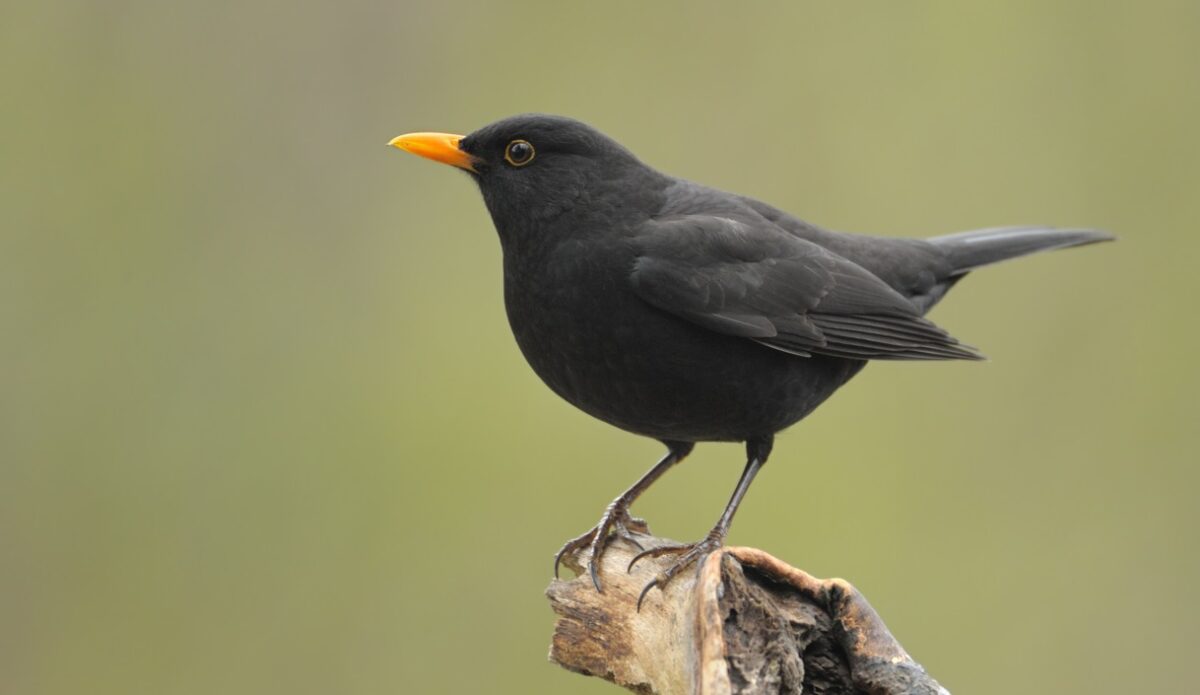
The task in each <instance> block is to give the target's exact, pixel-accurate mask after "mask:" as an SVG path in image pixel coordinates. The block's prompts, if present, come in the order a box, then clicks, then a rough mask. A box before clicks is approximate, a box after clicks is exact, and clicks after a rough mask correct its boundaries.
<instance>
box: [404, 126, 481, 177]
mask: <svg viewBox="0 0 1200 695" xmlns="http://www.w3.org/2000/svg"><path fill="white" fill-rule="evenodd" d="M462 139H463V136H461V135H451V134H450V133H409V134H407V135H401V136H400V137H398V138H392V141H391V142H389V143H388V144H389V145H391V146H392V147H398V148H400V149H402V150H406V151H408V152H412V153H413V154H415V155H420V156H422V157H425V158H426V159H432V160H433V161H435V162H441V163H443V164H452V165H454V166H456V167H458V168H459V169H466V170H467V171H475V166H474V163H475V158H474V157H472V156H471V155H469V154H467V153H466V152H463V151H462V150H461V149H459V147H458V143H459V142H460V141H461V140H462Z"/></svg>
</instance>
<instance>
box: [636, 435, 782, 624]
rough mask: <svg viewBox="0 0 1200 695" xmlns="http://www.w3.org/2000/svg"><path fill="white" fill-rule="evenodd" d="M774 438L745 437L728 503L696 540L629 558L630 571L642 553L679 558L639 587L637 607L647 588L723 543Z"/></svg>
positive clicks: (661, 584) (662, 583) (659, 584)
mask: <svg viewBox="0 0 1200 695" xmlns="http://www.w3.org/2000/svg"><path fill="white" fill-rule="evenodd" d="M774 439H775V438H774V436H773V435H768V436H766V437H760V438H756V439H750V440H747V441H746V459H747V460H746V468H745V469H744V470H743V471H742V477H741V478H740V479H738V484H737V487H736V488H734V490H733V496H732V497H730V498H729V504H727V505H725V511H724V512H722V513H721V518H720V520H719V521H717V525H716V526H714V527H713V528H712V530H711V531H709V532H708V535H706V536H705V537H704V538H703V539H701V540H700V541H697V542H696V543H685V544H679V545H664V546H660V547H657V548H651V549H650V550H643V551H642V552H640V553H638V554H637V555H635V556H634V557H633V559H632V560H630V561H629V568H628V569H629V571H632V570H633V566H634V565H635V564H637V561H638V560H641V559H642V558H644V557H658V556H660V555H668V554H671V553H680V554H681V556H680V557H679V559H678V560H676V561H675V562H674V563H672V564H671V566H670V567H668V568H667V569H665V570H663V571H662V572H660V573H659V575H658V576H657V577H655V578H654V579H651V580H650V582H649V583H648V584H646V586H645V587H643V588H642V593H641V594H640V595H638V602H637V608H638V610H639V611H640V610H641V609H642V600H643V599H645V598H646V594H648V593H650V590H651V589H653V588H654V587H656V586H657V587H658V588H659V589H660V590H661V589H662V588H663V587H665V586H666V585H667V583H668V582H670V581H671V579H672V578H673V577H675V575H677V574H679V573H680V572H681V571H683V570H684V569H687V567H688V566H690V565H692V564H693V563H695V562H696V561H697V560H700V559H701V558H703V557H705V556H706V555H708V554H709V553H711V552H713V551H714V550H716V549H718V548H720V547H721V546H722V545H724V543H725V535H726V534H728V533H729V525H730V524H731V523H733V515H734V514H736V513H737V509H738V505H740V504H741V503H742V498H743V497H745V496H746V491H747V490H749V489H750V483H751V482H753V481H754V476H755V475H757V474H758V471H759V469H760V468H762V467H763V464H765V463H766V462H767V457H768V456H769V455H770V454H771V446H772V444H773V443H774Z"/></svg>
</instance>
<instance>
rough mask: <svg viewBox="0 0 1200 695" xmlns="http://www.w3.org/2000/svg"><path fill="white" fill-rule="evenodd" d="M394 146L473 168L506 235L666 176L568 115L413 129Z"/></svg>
mask: <svg viewBox="0 0 1200 695" xmlns="http://www.w3.org/2000/svg"><path fill="white" fill-rule="evenodd" d="M389 144H390V145H392V146H393V147H398V148H400V149H402V150H406V151H408V152H411V153H413V154H417V155H420V156H422V157H426V158H428V159H433V160H435V161H439V162H443V163H445V164H451V165H453V166H456V167H458V168H460V169H463V170H465V171H467V172H468V173H470V174H471V176H472V178H474V179H475V181H476V182H477V183H478V184H479V188H480V190H481V191H482V192H483V198H484V201H485V202H486V203H487V206H488V210H489V211H490V212H491V214H492V219H493V221H494V222H495V223H496V228H497V229H498V230H499V231H500V234H501V237H502V238H503V237H505V236H510V235H512V234H519V233H521V231H522V230H524V229H528V228H529V227H531V226H537V225H539V224H541V223H544V222H545V221H547V220H551V219H554V218H556V217H559V216H561V215H562V214H563V213H566V212H569V211H571V210H573V209H575V208H577V207H582V206H581V203H583V202H585V201H590V202H592V203H595V202H596V201H597V199H599V198H610V199H617V198H619V199H622V200H628V199H630V198H631V197H632V198H636V197H637V193H636V192H637V191H638V189H639V187H644V185H645V184H646V183H647V181H648V180H649V179H650V178H653V177H655V176H658V175H657V174H655V173H654V172H653V170H651V169H650V168H649V167H646V166H645V165H643V164H642V163H641V162H640V161H638V159H637V158H636V157H634V156H633V154H631V153H630V152H629V150H627V149H625V148H624V147H622V146H621V145H620V144H618V143H617V142H616V141H614V140H612V139H611V138H609V137H608V136H606V135H604V134H603V133H601V132H599V131H598V130H596V129H594V128H592V127H591V126H589V125H587V124H585V123H581V122H579V121H576V120H573V119H570V118H564V117H562V116H548V115H544V114H526V115H521V116H512V117H510V118H505V119H503V120H499V121H496V122H495V123H492V124H489V125H486V126H484V127H482V128H480V129H479V130H476V131H475V132H473V133H471V134H470V135H452V134H449V133H409V134H407V135H401V136H400V137H397V138H395V139H393V140H392V141H391V142H390V143H389ZM622 191H623V192H624V195H621V193H622ZM631 194H632V195H631ZM601 207H607V206H601Z"/></svg>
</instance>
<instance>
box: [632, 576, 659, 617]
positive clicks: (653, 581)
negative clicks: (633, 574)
mask: <svg viewBox="0 0 1200 695" xmlns="http://www.w3.org/2000/svg"><path fill="white" fill-rule="evenodd" d="M656 586H659V583H658V577H655V578H654V579H651V580H650V581H649V582H647V584H646V586H644V587H642V593H640V594H638V600H637V609H636V611H635V612H636V613H641V612H642V601H643V600H645V598H646V594H648V593H650V590H651V589H653V588H654V587H656Z"/></svg>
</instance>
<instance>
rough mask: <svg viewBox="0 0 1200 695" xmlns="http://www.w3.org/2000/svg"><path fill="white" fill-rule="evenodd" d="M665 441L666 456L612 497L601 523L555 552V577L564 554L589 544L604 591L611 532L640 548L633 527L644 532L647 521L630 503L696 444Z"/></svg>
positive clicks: (591, 564) (594, 572)
mask: <svg viewBox="0 0 1200 695" xmlns="http://www.w3.org/2000/svg"><path fill="white" fill-rule="evenodd" d="M663 443H664V444H666V445H667V454H666V456H663V457H662V459H661V460H659V462H658V463H656V464H654V468H651V469H650V470H649V471H647V473H646V474H645V475H643V476H642V477H641V478H640V479H638V481H637V482H636V483H634V484H633V486H632V487H630V488H629V489H628V490H626V491H625V492H622V493H621V495H620V496H619V497H617V498H616V499H615V500H613V501H612V502H611V503H610V504H609V505H608V508H607V509H605V510H604V514H603V515H602V516H601V517H600V521H599V523H597V524H596V525H595V526H594V527H592V529H591V530H590V531H588V532H587V533H585V534H583V535H582V536H579V537H578V538H574V539H572V540H569V541H567V542H566V544H565V545H563V547H562V549H561V550H559V551H558V554H557V555H555V556H554V576H555V577H556V578H557V577H558V566H559V564H560V563H561V562H562V559H563V556H565V555H567V554H568V553H573V552H575V551H577V550H580V549H581V548H584V547H588V546H590V547H591V557H590V558H589V559H588V572H589V573H590V574H591V575H592V584H594V585H595V586H596V591H601V589H600V574H599V567H600V558H601V557H602V556H603V555H604V550H605V548H607V547H608V544H609V542H610V541H611V538H612V536H610V533H611V534H613V535H615V536H617V537H619V538H624V539H625V540H627V541H629V542H630V543H633V544H634V545H635V546H637V547H638V549H639V550H640V549H641V547H642V544H641V543H639V542H638V541H637V540H636V539H635V538H634V537H633V536H632V535H631V530H632V531H633V532H637V533H644V532H645V531H646V522H644V521H642V520H641V519H635V518H633V517H631V516H629V506H630V505H632V504H633V501H634V500H636V499H637V498H638V497H639V496H640V495H641V494H642V493H643V492H645V491H646V489H647V488H649V487H650V486H651V485H652V484H653V483H654V481H655V480H658V479H659V478H660V477H661V476H662V474H663V473H666V472H667V469H668V468H670V467H671V466H674V465H675V464H677V463H679V462H680V461H682V460H683V459H684V457H685V456H687V455H688V454H689V453H691V451H692V447H694V446H695V444H693V443H692V442H663Z"/></svg>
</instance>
